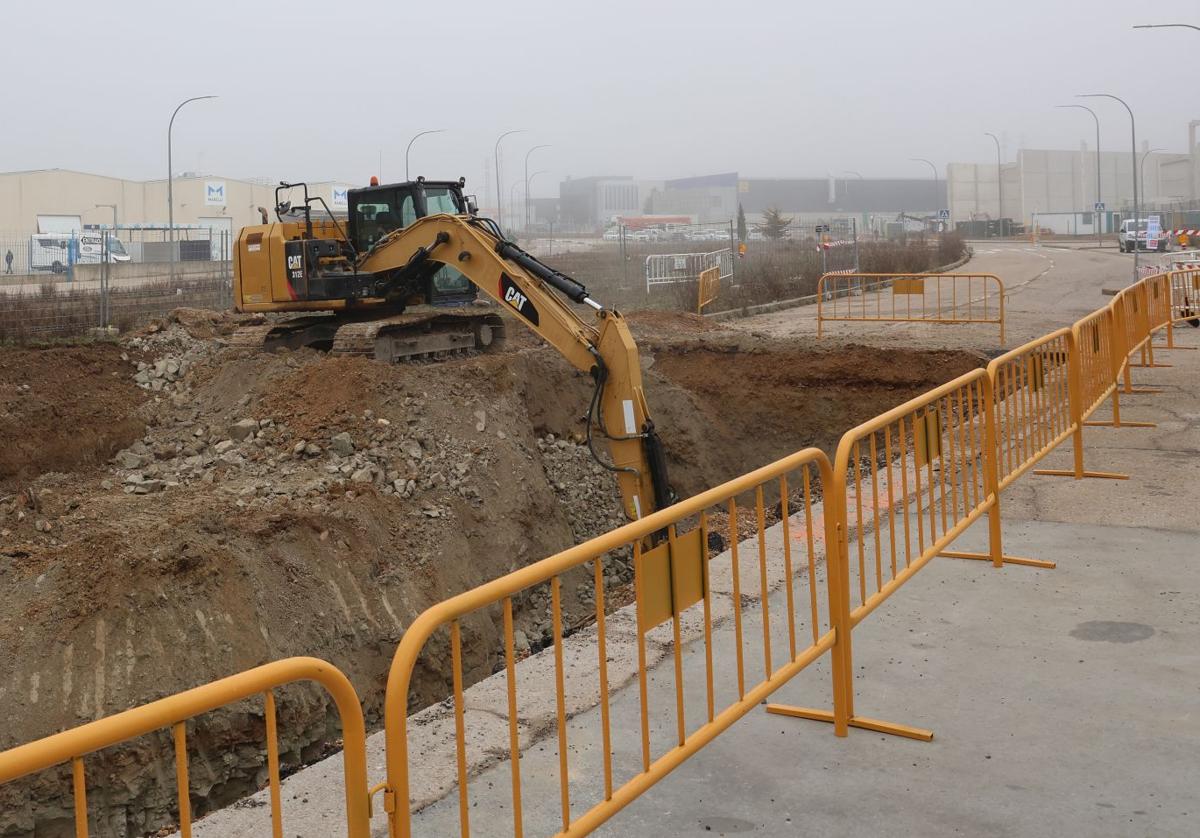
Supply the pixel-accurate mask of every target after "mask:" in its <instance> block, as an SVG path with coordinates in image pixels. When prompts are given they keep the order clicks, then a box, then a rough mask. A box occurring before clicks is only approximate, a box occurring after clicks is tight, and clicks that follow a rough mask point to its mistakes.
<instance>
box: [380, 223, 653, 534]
mask: <svg viewBox="0 0 1200 838" xmlns="http://www.w3.org/2000/svg"><path fill="white" fill-rule="evenodd" d="M429 262H437V263H441V264H444V265H449V266H451V267H453V268H454V269H455V270H457V271H459V272H460V273H462V274H463V276H465V277H466V278H467V279H468V280H470V281H471V282H472V283H474V284H475V286H477V287H478V288H479V290H481V291H482V292H483V293H485V294H487V295H488V296H489V297H491V298H492V299H493V300H495V301H496V302H497V303H499V304H500V305H501V306H502V307H504V308H505V309H507V310H508V311H509V312H510V313H511V314H512V315H513V316H514V317H515V318H516V319H517V320H520V321H521V322H522V323H524V324H525V325H526V326H527V327H529V328H530V329H532V330H533V331H534V332H536V333H537V334H538V335H540V336H541V337H542V338H543V339H545V340H546V341H547V342H548V343H549V344H550V345H551V346H553V347H554V348H555V349H556V350H558V352H559V353H560V354H561V355H562V356H563V357H564V358H566V359H567V361H568V362H569V363H570V364H571V365H572V366H574V367H575V368H576V369H578V370H581V371H583V372H586V373H588V374H589V375H591V376H592V380H593V391H592V398H591V401H590V403H589V405H588V410H587V414H586V421H587V442H588V446H589V448H591V451H592V454H593V456H595V457H596V459H597V461H598V462H600V464H601V465H603V466H604V467H605V468H607V469H609V470H610V471H613V472H614V473H615V475H616V478H617V484H618V486H619V487H620V490H621V495H622V498H623V500H624V507H625V514H626V516H628V517H629V519H630V520H637V519H638V518H642V517H645V516H646V515H649V514H650V513H651V512H654V511H656V510H658V509H662V508H663V507H665V506H668V505H669V504H670V503H671V500H672V497H671V491H670V488H669V484H668V482H667V467H666V460H665V458H664V456H663V450H662V444H661V442H660V440H659V438H658V435H657V434H656V433H655V430H654V423H653V421H651V419H650V411H649V409H648V408H647V406H646V396H645V393H644V392H643V389H642V372H641V366H640V364H639V360H638V350H637V345H636V344H635V343H634V341H633V337H632V335H631V334H630V332H629V326H628V324H627V323H626V322H625V319H624V318H623V317H622V316H621V314H620V313H619V312H617V311H615V310H613V309H608V308H605V307H604V306H603V305H601V304H600V303H598V302H596V301H595V300H593V299H592V298H591V297H590V296H589V295H588V292H587V289H586V288H585V287H584V286H583V285H581V284H580V283H579V282H576V281H575V280H573V279H571V278H570V277H568V276H566V275H564V274H561V273H559V272H558V271H555V270H554V269H552V268H550V267H548V266H546V265H544V264H542V263H541V262H540V261H538V260H537V259H536V258H535V257H534V256H532V255H530V254H529V253H526V252H525V251H523V250H521V249H520V248H519V247H517V245H515V244H514V243H512V242H510V241H507V240H506V239H505V238H504V236H503V234H502V233H501V232H500V229H499V228H498V227H497V226H496V225H495V224H494V223H493V222H491V221H489V220H487V219H481V218H474V217H471V216H459V215H430V216H426V217H424V218H421V219H418V220H417V221H415V222H414V223H412V224H410V225H408V226H407V227H404V228H402V229H399V230H395V231H394V232H392V233H390V234H389V235H387V236H386V237H385V238H383V239H382V240H380V241H379V242H378V243H376V244H375V246H374V247H372V248H371V249H370V251H368V252H367V253H365V254H363V255H362V256H361V257H359V260H358V262H357V269H358V270H359V271H368V272H371V273H374V274H376V275H379V274H392V275H397V276H402V275H403V274H404V273H405V272H408V271H423V270H428V269H429V265H428V263H429ZM552 289H553V290H552ZM555 291H557V292H558V293H555ZM559 294H561V295H562V296H559ZM563 297H566V298H567V299H569V300H571V301H572V302H575V303H580V304H586V305H588V306H589V307H591V309H592V310H594V311H595V322H593V323H587V322H585V321H584V320H583V319H581V318H580V317H579V315H578V314H577V313H576V311H575V309H574V308H572V307H571V306H570V305H569V304H568V303H567V302H566V301H565V300H564V299H563ZM597 431H598V432H599V433H600V434H601V435H602V436H604V437H606V438H607V440H608V447H609V452H610V457H611V461H606V460H605V459H604V458H603V457H601V456H600V454H599V453H598V452H597V451H596V449H595V444H594V440H593V435H594V434H595V432H597Z"/></svg>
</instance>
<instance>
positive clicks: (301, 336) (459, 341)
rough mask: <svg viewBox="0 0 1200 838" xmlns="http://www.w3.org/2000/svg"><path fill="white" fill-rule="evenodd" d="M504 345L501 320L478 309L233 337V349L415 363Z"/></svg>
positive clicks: (308, 323)
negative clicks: (311, 352)
mask: <svg viewBox="0 0 1200 838" xmlns="http://www.w3.org/2000/svg"><path fill="white" fill-rule="evenodd" d="M504 340H505V326H504V320H503V318H501V317H500V315H499V314H495V313H485V312H481V311H480V310H479V309H478V308H453V309H434V308H428V309H423V310H418V311H410V312H405V313H403V314H394V315H391V316H385V317H377V318H374V319H369V320H368V319H353V320H351V319H347V318H345V317H344V316H337V315H334V316H329V315H326V316H318V317H297V318H293V319H291V320H283V321H280V322H277V323H270V324H266V325H257V326H244V327H242V328H240V329H238V330H237V331H236V332H235V333H234V334H233V335H232V338H231V340H230V345H232V346H235V347H241V348H250V349H252V348H259V349H265V350H267V351H273V350H276V349H300V348H302V347H311V348H314V349H319V350H323V351H327V352H329V353H331V354H333V355H360V356H366V357H369V358H374V359H375V360H378V361H384V362H386V363H401V362H403V363H413V362H422V361H440V360H444V359H447V358H450V357H454V356H457V355H468V354H473V353H476V352H496V351H498V350H499V349H500V348H501V347H502V346H503V345H504Z"/></svg>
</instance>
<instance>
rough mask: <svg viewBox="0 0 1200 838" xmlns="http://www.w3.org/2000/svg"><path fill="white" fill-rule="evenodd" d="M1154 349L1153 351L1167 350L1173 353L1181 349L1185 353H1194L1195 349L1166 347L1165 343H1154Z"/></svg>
mask: <svg viewBox="0 0 1200 838" xmlns="http://www.w3.org/2000/svg"><path fill="white" fill-rule="evenodd" d="M1154 348H1155V349H1165V350H1167V351H1168V352H1174V351H1175V350H1177V349H1182V350H1184V351H1185V352H1186V351H1188V350H1191V351H1195V350H1196V348H1197V347H1195V346H1179V345H1175V346H1168V345H1167V344H1165V343H1163V344H1158V343H1156V344H1154Z"/></svg>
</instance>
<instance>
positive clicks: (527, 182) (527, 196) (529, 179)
mask: <svg viewBox="0 0 1200 838" xmlns="http://www.w3.org/2000/svg"><path fill="white" fill-rule="evenodd" d="M547 171H549V170H548V169H538V170H537V171H536V172H534V173H533V174H531V175H530V176H529V177H527V178H526V179H525V235H529V184H531V183H533V179H534V178H535V177H537V176H538V175H544V174H546V172H547Z"/></svg>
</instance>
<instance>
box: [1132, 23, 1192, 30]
mask: <svg viewBox="0 0 1200 838" xmlns="http://www.w3.org/2000/svg"><path fill="white" fill-rule="evenodd" d="M1133 28H1134V29H1195V30H1196V31H1197V32H1200V26H1195V25H1193V24H1191V23H1139V24H1137V25H1136V26H1134V27H1133Z"/></svg>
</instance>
